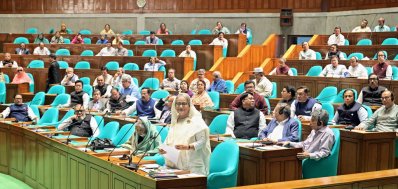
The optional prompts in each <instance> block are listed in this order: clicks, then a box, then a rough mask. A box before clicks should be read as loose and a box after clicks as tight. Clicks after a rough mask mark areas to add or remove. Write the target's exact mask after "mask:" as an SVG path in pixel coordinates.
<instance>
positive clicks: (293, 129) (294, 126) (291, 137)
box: [259, 118, 299, 142]
mask: <svg viewBox="0 0 398 189" xmlns="http://www.w3.org/2000/svg"><path fill="white" fill-rule="evenodd" d="M276 126H278V123H277V122H276V119H275V118H274V119H272V121H271V122H270V123H269V124H268V125H267V127H266V128H265V129H264V130H262V131H261V132H260V134H259V136H260V138H261V139H263V138H265V137H268V135H269V134H271V133H272V131H274V129H275V127H276ZM298 129H299V128H298V122H297V121H296V120H295V119H294V118H288V120H287V121H286V122H285V124H284V125H283V132H282V139H280V140H279V141H290V142H298V139H299V138H298Z"/></svg>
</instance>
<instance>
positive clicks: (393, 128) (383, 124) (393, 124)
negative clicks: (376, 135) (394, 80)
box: [355, 90, 398, 132]
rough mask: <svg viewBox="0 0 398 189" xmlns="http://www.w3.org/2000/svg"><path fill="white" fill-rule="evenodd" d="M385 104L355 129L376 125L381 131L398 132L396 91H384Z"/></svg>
mask: <svg viewBox="0 0 398 189" xmlns="http://www.w3.org/2000/svg"><path fill="white" fill-rule="evenodd" d="M381 99H382V102H383V106H382V107H381V108H379V109H377V110H376V111H375V112H374V113H373V115H372V117H370V118H369V119H368V120H366V121H364V122H362V123H361V124H359V125H358V126H357V127H355V129H358V130H367V129H369V128H370V127H372V126H374V127H375V130H376V131H379V132H397V131H398V116H397V115H398V105H396V104H395V103H394V93H392V92H391V91H388V90H386V91H384V92H383V93H382V94H381Z"/></svg>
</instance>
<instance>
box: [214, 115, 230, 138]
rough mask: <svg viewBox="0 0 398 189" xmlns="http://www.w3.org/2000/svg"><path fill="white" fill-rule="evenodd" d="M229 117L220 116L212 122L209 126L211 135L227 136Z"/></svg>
mask: <svg viewBox="0 0 398 189" xmlns="http://www.w3.org/2000/svg"><path fill="white" fill-rule="evenodd" d="M228 116H229V115H228V114H220V115H217V116H216V117H215V118H214V119H213V120H212V121H211V123H210V125H209V130H210V134H211V135H217V134H225V130H226V128H227V120H228Z"/></svg>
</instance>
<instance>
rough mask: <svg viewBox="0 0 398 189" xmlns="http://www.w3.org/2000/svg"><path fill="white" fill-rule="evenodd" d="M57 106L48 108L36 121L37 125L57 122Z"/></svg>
mask: <svg viewBox="0 0 398 189" xmlns="http://www.w3.org/2000/svg"><path fill="white" fill-rule="evenodd" d="M58 113H59V112H58V108H49V109H47V111H46V112H44V114H43V116H42V117H41V118H40V119H39V121H38V122H37V124H38V125H48V124H55V123H57V122H58Z"/></svg>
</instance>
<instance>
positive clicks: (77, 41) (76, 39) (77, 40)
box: [71, 33, 84, 44]
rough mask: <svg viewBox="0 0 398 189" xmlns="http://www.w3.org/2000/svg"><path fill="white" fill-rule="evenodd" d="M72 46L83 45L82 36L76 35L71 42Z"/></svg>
mask: <svg viewBox="0 0 398 189" xmlns="http://www.w3.org/2000/svg"><path fill="white" fill-rule="evenodd" d="M71 43H72V44H84V40H83V37H82V34H80V33H78V34H77V35H76V36H75V37H74V38H73V40H72V42H71Z"/></svg>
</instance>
